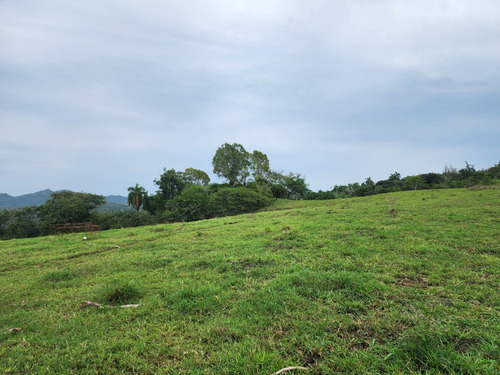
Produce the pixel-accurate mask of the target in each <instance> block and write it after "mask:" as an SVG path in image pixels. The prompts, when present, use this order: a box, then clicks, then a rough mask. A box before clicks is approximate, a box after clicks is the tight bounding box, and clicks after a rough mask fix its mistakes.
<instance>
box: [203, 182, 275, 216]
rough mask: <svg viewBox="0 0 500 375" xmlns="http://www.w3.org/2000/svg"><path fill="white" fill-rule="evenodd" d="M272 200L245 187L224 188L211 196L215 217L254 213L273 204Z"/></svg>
mask: <svg viewBox="0 0 500 375" xmlns="http://www.w3.org/2000/svg"><path fill="white" fill-rule="evenodd" d="M271 201H272V199H271V198H269V197H266V196H265V195H262V194H259V193H257V192H255V191H253V190H250V189H248V188H244V187H237V188H222V189H219V190H218V191H217V192H216V193H214V194H212V195H211V196H210V206H211V212H212V214H213V216H216V217H220V216H230V215H238V214H242V213H245V212H254V211H257V210H259V209H260V208H263V207H266V206H268V205H269V204H271Z"/></svg>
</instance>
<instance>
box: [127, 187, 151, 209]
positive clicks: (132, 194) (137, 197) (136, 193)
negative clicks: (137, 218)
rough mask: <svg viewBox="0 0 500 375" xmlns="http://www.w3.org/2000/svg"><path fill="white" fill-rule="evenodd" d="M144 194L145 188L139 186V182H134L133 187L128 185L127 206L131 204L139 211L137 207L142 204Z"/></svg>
mask: <svg viewBox="0 0 500 375" xmlns="http://www.w3.org/2000/svg"><path fill="white" fill-rule="evenodd" d="M146 194H147V192H146V189H144V188H143V187H142V186H139V184H135V187H132V186H131V187H129V188H128V200H127V204H128V205H129V206H133V207H134V208H135V209H136V210H137V211H139V209H140V208H141V207H142V206H143V205H144V200H145V197H146Z"/></svg>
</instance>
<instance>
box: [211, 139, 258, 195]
mask: <svg viewBox="0 0 500 375" xmlns="http://www.w3.org/2000/svg"><path fill="white" fill-rule="evenodd" d="M212 165H213V167H214V173H215V174H217V176H219V177H224V178H226V179H227V180H228V181H229V185H231V186H233V187H234V186H236V185H238V184H243V185H244V184H245V182H246V179H247V177H248V176H249V174H250V173H249V171H248V169H249V167H250V165H251V162H250V155H249V154H248V152H247V151H246V150H245V148H244V147H243V146H242V145H240V144H238V143H233V144H232V145H230V144H228V143H224V144H223V145H222V146H221V147H219V148H218V149H217V151H216V152H215V156H214V157H213V159H212Z"/></svg>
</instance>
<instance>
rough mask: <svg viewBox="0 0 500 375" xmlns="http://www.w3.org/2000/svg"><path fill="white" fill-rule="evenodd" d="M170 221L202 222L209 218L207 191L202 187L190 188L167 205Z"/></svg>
mask: <svg viewBox="0 0 500 375" xmlns="http://www.w3.org/2000/svg"><path fill="white" fill-rule="evenodd" d="M168 210H169V211H170V214H169V218H170V220H172V221H195V220H203V219H206V218H209V217H210V216H211V209H210V203H209V197H208V191H207V189H205V188H204V187H202V186H197V185H194V186H190V187H188V188H186V189H185V190H184V191H183V192H182V193H181V194H179V195H178V196H177V197H175V198H174V199H173V200H172V201H171V202H169V204H168Z"/></svg>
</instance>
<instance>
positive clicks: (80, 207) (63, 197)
mask: <svg viewBox="0 0 500 375" xmlns="http://www.w3.org/2000/svg"><path fill="white" fill-rule="evenodd" d="M105 203H106V199H105V198H104V197H103V196H102V195H95V194H88V193H74V192H71V191H61V192H56V193H52V194H51V198H50V199H49V200H48V201H47V202H45V203H44V204H43V205H41V206H40V213H41V217H42V221H43V229H42V230H43V232H44V233H46V232H47V231H48V230H49V227H50V225H53V224H65V223H78V222H86V221H89V220H90V218H91V213H92V211H93V210H95V209H97V208H98V207H99V206H101V205H103V204H105Z"/></svg>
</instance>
